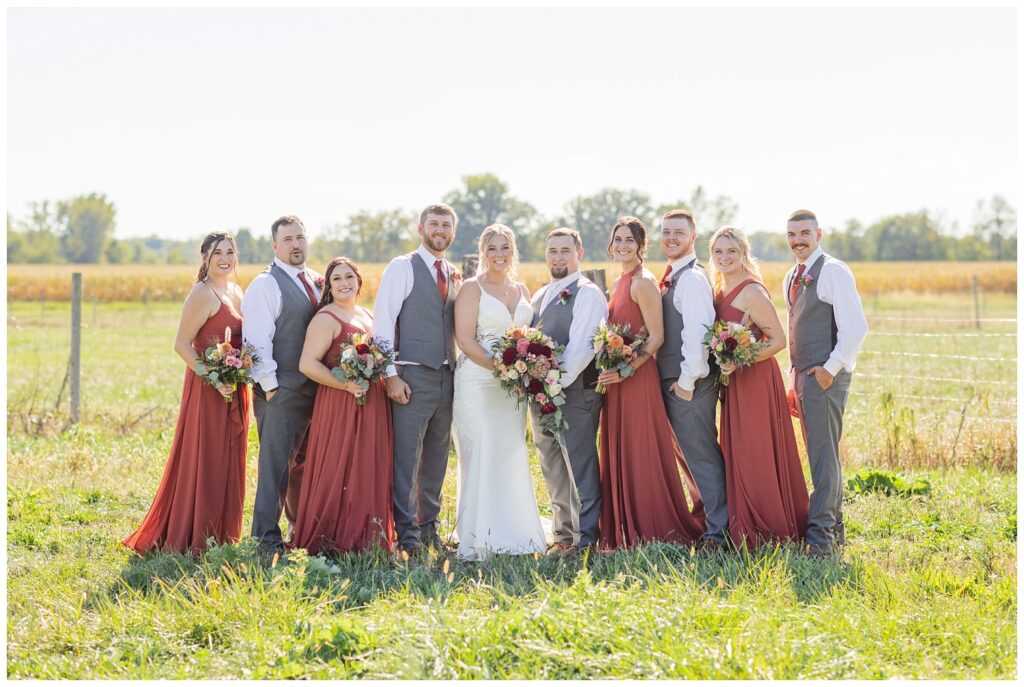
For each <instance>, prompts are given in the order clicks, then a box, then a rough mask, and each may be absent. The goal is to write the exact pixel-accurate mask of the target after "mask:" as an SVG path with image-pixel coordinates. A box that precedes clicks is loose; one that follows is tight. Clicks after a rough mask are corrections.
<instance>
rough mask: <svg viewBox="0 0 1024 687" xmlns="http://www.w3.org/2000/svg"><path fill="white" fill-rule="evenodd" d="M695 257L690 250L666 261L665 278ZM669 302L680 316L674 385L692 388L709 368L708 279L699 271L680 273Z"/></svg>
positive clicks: (711, 315) (711, 303)
mask: <svg viewBox="0 0 1024 687" xmlns="http://www.w3.org/2000/svg"><path fill="white" fill-rule="evenodd" d="M696 259H697V255H696V253H690V254H689V255H685V256H683V257H681V258H679V259H678V260H673V261H672V262H670V263H669V266H671V267H672V272H671V273H669V275H668V279H671V278H672V276H673V275H674V274H675V273H676V272H678V271H679V270H681V269H682V268H684V267H686V266H687V265H688V264H690V263H691V262H694V261H695V260H696ZM672 305H674V306H675V308H676V310H678V311H679V314H680V315H682V316H683V336H682V339H683V344H682V347H681V350H682V354H683V361H682V362H681V363H679V379H678V380H677V381H676V384H677V385H678V386H679V388H680V389H683V390H685V391H693V389H694V387H695V386H696V384H697V380H698V379H703V378H704V377H707V376H708V373H709V372H710V371H711V368H710V366H709V365H708V355H709V353H708V347H707V346H706V345H704V335H705V334H706V333H707V327H709V326H711V325H712V324H714V322H715V295H714V293H713V292H712V290H711V282H709V281H708V278H707V277H706V276H704V273H703V272H700V271H699V270H696V269H690V270H687V271H686V272H683V274H682V276H680V277H679V281H678V282H676V290H675V293H674V294H673V296H672Z"/></svg>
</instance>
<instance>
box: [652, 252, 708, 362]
mask: <svg viewBox="0 0 1024 687" xmlns="http://www.w3.org/2000/svg"><path fill="white" fill-rule="evenodd" d="M691 269H696V270H699V271H700V272H701V273H702V274H704V276H705V277H706V276H707V273H706V272H705V271H704V266H703V265H701V264H700V261H698V260H692V261H690V262H688V263H687V264H686V265H685V266H684V267H683V268H682V269H680V270H677V271H676V273H675V274H673V275H672V280H671V282H670V283H669V286H668V288H667V289H665V293H663V294H662V295H661V312H662V314H663V316H664V318H663V321H664V323H665V342H664V343H663V344H662V345H661V348H659V349H658V357H657V360H658V372H659V373H660V374H661V378H662V379H678V378H679V366H680V364H682V362H683V352H682V348H683V327H684V326H685V323H684V322H683V315H682V313H680V312H679V311H678V310H676V306H675V303H674V300H675V295H676V284H677V283H678V282H679V279H680V278H681V277H682V276H683V272H686V271H687V270H691Z"/></svg>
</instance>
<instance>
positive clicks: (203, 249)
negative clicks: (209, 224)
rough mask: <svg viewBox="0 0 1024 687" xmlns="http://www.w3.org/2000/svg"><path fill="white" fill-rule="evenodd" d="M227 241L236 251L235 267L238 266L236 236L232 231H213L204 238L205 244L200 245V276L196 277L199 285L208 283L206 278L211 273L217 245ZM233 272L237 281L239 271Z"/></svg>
mask: <svg viewBox="0 0 1024 687" xmlns="http://www.w3.org/2000/svg"><path fill="white" fill-rule="evenodd" d="M225 239H226V240H228V241H230V242H231V247H232V248H234V249H235V265H236V266H237V265H238V244H236V243H235V237H234V235H232V233H231V232H230V231H211V232H210V233H209V234H207V235H206V236H204V237H203V242H202V243H201V244H199V255H200V256H202V257H201V262H200V263H199V274H197V275H196V283H197V284H198V283H199V282H202V281H206V277H207V275H209V273H210V260H212V259H213V251H214V250H216V249H217V244H219V243H220V242H221V241H224V240H225ZM232 270H233V271H234V273H235V279H238V270H237V269H235V268H232Z"/></svg>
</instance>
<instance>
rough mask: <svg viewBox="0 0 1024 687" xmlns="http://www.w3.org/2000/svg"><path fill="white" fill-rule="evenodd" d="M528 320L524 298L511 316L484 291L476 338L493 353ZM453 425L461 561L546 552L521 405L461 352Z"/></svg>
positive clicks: (529, 315) (495, 299)
mask: <svg viewBox="0 0 1024 687" xmlns="http://www.w3.org/2000/svg"><path fill="white" fill-rule="evenodd" d="M532 318H533V310H532V309H531V308H530V304H529V303H527V302H526V299H523V298H521V299H520V300H519V303H517V304H516V310H515V314H514V315H511V314H509V311H508V308H506V307H505V304H504V303H502V302H501V301H499V300H498V299H497V298H495V297H494V296H491V295H490V294H488V293H487V292H486V291H483V289H481V294H480V309H479V312H478V314H477V320H476V340H477V341H478V342H480V344H481V345H482V346H483V347H484V348H485V349H488V350H490V347H491V344H492V343H494V341H495V340H496V339H497V338H498V337H500V336H501V335H502V334H504V333H505V330H506V329H508V328H509V327H511V326H513V325H514V326H517V327H521V326H527V325H529V324H530V321H531V320H532ZM452 427H453V429H454V430H455V431H454V432H453V436H454V438H455V451H456V453H457V454H458V457H459V482H458V496H457V503H458V505H457V507H456V521H455V531H456V533H457V534H458V537H459V556H460V557H461V558H463V559H466V560H479V559H480V558H483V557H484V556H486V555H487V554H488V553H517V554H528V553H544V551H545V550H546V548H547V546H546V544H547V541H546V538H545V535H544V528H543V527H542V525H541V521H540V515H539V514H538V512H537V499H536V497H535V496H534V493H533V483H532V481H531V479H530V464H529V455H528V454H527V451H526V403H525V402H524V403H523V404H522V406H521V407H520V408H518V409H517V408H516V402H515V401H513V400H512V399H511V398H509V397H508V396H507V395H506V393H505V390H504V389H502V388H501V385H500V383H499V382H498V380H497V379H496V378H495V377H494V376H493V375H492V374H491V371H490V370H489V369H486V368H483V367H480V366H479V365H477V364H476V363H474V362H473V361H472V360H470V359H469V358H467V357H465V355H463V356H460V360H459V364H458V367H457V368H456V370H455V402H454V407H453V409H452Z"/></svg>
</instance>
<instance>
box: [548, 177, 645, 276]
mask: <svg viewBox="0 0 1024 687" xmlns="http://www.w3.org/2000/svg"><path fill="white" fill-rule="evenodd" d="M625 215H632V216H633V217H638V218H640V220H642V221H643V223H644V226H645V227H647V228H648V235H649V237H650V234H651V227H652V224H651V223H652V222H653V221H654V208H653V207H652V206H651V197H650V196H648V195H647V194H646V193H643V192H642V191H638V190H636V189H628V190H623V189H617V188H603V189H601V190H600V191H598V192H597V193H595V194H593V195H589V196H577V197H576V198H573V199H572V200H570V201H569V202H568V203H566V204H565V208H564V209H563V213H562V215H561V216H559V217H558V218H556V222H555V223H556V224H557V225H558V226H567V227H569V228H571V229H576V230H577V231H579V232H580V238H582V239H583V248H584V250H585V251H586V259H588V260H605V259H607V258H608V253H607V247H608V239H609V238H610V236H611V230H612V227H613V226H615V221H616V220H618V219H619V218H620V217H623V216H625ZM658 230H659V231H660V227H659V228H658ZM650 240H651V241H652V242H653V243H654V244H657V243H658V242H659V241H660V238H658V237H657V236H654V237H650ZM655 249H656V250H657V248H656V246H655Z"/></svg>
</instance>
